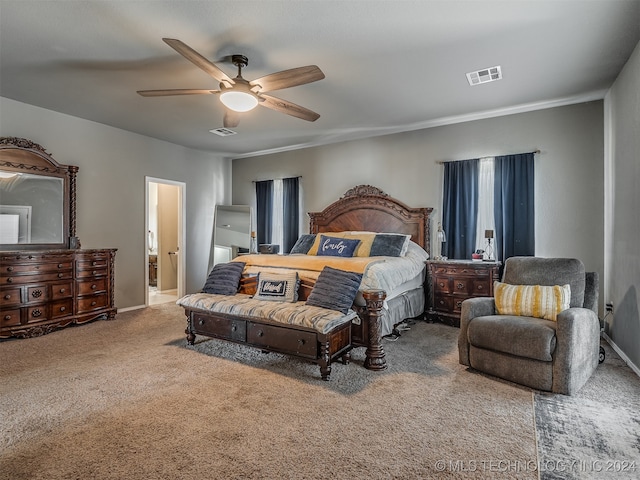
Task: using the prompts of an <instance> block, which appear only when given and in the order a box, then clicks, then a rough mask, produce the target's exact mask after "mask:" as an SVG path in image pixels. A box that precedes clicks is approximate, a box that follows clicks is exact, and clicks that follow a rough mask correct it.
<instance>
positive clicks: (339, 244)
mask: <svg viewBox="0 0 640 480" xmlns="http://www.w3.org/2000/svg"><path fill="white" fill-rule="evenodd" d="M359 244H360V240H357V239H348V238H337V237H329V236H326V235H320V243H319V244H318V253H317V255H319V256H332V257H353V252H355V250H356V248H358V245H359Z"/></svg>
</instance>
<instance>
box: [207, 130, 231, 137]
mask: <svg viewBox="0 0 640 480" xmlns="http://www.w3.org/2000/svg"><path fill="white" fill-rule="evenodd" d="M209 131H210V132H211V133H215V134H216V135H220V136H221V137H228V136H229V135H235V134H236V133H238V132H234V131H233V130H229V129H228V128H216V129H214V130H209Z"/></svg>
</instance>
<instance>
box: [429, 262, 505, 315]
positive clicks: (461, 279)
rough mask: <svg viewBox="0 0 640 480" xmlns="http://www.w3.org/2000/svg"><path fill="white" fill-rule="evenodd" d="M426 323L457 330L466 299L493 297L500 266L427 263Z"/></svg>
mask: <svg viewBox="0 0 640 480" xmlns="http://www.w3.org/2000/svg"><path fill="white" fill-rule="evenodd" d="M427 269H428V282H427V285H428V288H429V295H428V298H429V300H430V301H429V310H428V311H427V319H428V320H431V321H434V320H439V321H441V322H444V323H447V324H449V325H453V326H455V327H459V326H460V309H461V308H462V302H463V301H464V300H466V299H467V298H473V297H491V296H493V282H494V281H496V280H498V279H499V277H498V275H499V269H500V262H483V261H472V260H431V261H428V262H427Z"/></svg>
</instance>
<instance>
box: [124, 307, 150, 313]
mask: <svg viewBox="0 0 640 480" xmlns="http://www.w3.org/2000/svg"><path fill="white" fill-rule="evenodd" d="M141 308H146V305H134V306H133V307H125V308H119V309H118V313H124V312H130V311H131V310H140V309H141Z"/></svg>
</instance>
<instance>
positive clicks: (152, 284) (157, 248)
mask: <svg viewBox="0 0 640 480" xmlns="http://www.w3.org/2000/svg"><path fill="white" fill-rule="evenodd" d="M145 183H146V188H145V192H146V195H145V198H146V200H145V202H146V206H145V207H146V208H145V212H146V215H145V232H146V235H145V239H146V242H145V247H144V249H145V272H146V275H145V277H146V282H145V297H146V298H145V305H147V306H149V305H157V304H160V303H168V302H175V301H176V300H177V299H178V298H179V297H181V296H182V295H184V290H185V288H184V278H185V275H184V271H185V266H184V263H185V262H184V258H185V248H184V245H185V233H184V232H185V229H184V215H185V213H184V189H185V184H184V183H182V182H175V181H172V180H164V179H158V178H151V177H145Z"/></svg>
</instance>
